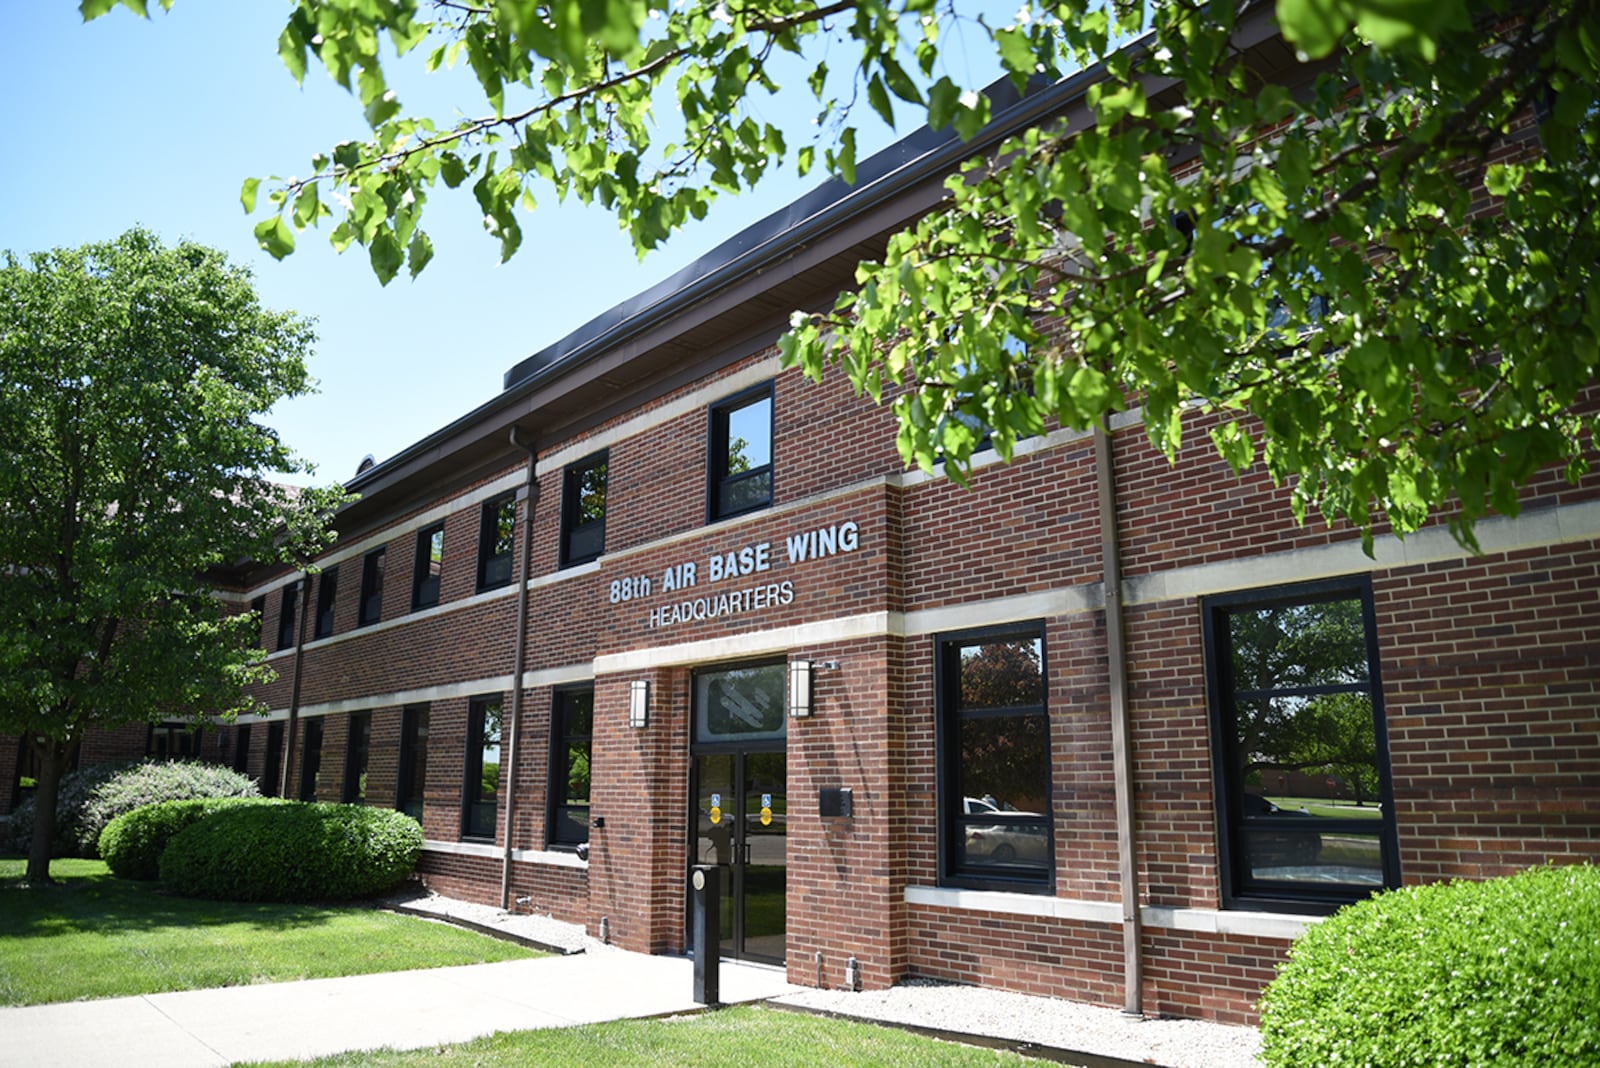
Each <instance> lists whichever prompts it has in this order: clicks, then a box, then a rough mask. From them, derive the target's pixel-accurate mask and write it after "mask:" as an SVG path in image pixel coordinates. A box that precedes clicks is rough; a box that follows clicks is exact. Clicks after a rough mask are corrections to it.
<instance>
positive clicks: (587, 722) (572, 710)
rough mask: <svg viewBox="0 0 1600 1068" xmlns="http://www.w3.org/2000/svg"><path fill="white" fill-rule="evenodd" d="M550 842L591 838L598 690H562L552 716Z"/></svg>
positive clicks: (580, 841)
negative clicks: (591, 762)
mask: <svg viewBox="0 0 1600 1068" xmlns="http://www.w3.org/2000/svg"><path fill="white" fill-rule="evenodd" d="M550 724H551V732H552V734H551V739H550V844H551V845H557V846H578V845H582V844H583V843H584V842H587V841H588V840H589V759H590V756H591V754H592V752H593V750H592V748H591V746H590V740H591V738H592V736H593V734H594V690H592V689H588V688H585V689H582V690H558V691H556V697H555V710H554V712H553V713H552V714H551V717H550Z"/></svg>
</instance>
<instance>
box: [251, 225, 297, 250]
mask: <svg viewBox="0 0 1600 1068" xmlns="http://www.w3.org/2000/svg"><path fill="white" fill-rule="evenodd" d="M255 235H256V244H258V245H260V246H261V247H262V248H263V249H264V250H265V251H266V253H267V255H269V256H271V257H272V258H273V259H275V260H281V259H283V258H284V257H285V256H287V255H289V254H290V253H291V252H293V251H294V231H293V230H291V229H289V224H288V223H286V222H284V221H283V216H281V215H274V216H273V217H272V218H270V219H262V220H261V221H260V222H258V223H256V228H255Z"/></svg>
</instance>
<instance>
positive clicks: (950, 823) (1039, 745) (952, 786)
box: [937, 626, 1055, 891]
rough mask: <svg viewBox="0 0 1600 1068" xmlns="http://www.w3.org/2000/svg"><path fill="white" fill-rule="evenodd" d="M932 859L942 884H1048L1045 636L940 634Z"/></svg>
mask: <svg viewBox="0 0 1600 1068" xmlns="http://www.w3.org/2000/svg"><path fill="white" fill-rule="evenodd" d="M938 670H939V676H938V680H937V689H938V694H937V700H938V705H939V754H940V755H939V798H940V807H939V816H940V834H941V848H940V867H941V871H942V874H943V878H944V881H945V883H946V884H947V885H950V886H964V887H973V888H988V889H1007V890H1039V891H1044V890H1048V889H1049V887H1050V885H1051V877H1052V873H1053V871H1054V870H1055V869H1054V864H1053V856H1054V843H1053V841H1052V839H1053V835H1052V826H1053V822H1052V818H1051V810H1050V796H1051V795H1050V721H1049V716H1048V715H1047V714H1046V709H1047V706H1046V701H1045V694H1046V693H1047V692H1048V691H1047V688H1046V685H1045V670H1044V637H1043V635H1042V634H1041V632H1040V630H1039V628H1038V627H1037V626H1031V627H1028V628H1025V629H1015V628H1012V629H1005V630H989V631H979V632H975V633H972V634H965V635H953V636H947V637H944V638H942V639H941V640H940V642H939V669H938Z"/></svg>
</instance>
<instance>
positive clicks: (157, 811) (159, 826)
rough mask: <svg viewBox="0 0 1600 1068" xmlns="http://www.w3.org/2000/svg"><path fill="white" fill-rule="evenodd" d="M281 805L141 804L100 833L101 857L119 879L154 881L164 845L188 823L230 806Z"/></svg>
mask: <svg viewBox="0 0 1600 1068" xmlns="http://www.w3.org/2000/svg"><path fill="white" fill-rule="evenodd" d="M280 803H281V802H280V801H279V800H278V799H277V798H267V797H199V798H190V799H188V800H185V801H159V802H157V803H156V804H154V805H140V806H139V807H138V808H136V809H134V810H133V811H132V812H124V813H123V814H122V815H120V816H118V817H117V818H116V819H114V820H112V821H111V822H110V823H108V824H106V829H105V830H103V831H101V832H100V856H101V858H102V859H104V860H105V862H106V866H107V867H109V868H110V869H111V874H113V875H115V876H117V877H119V878H122V879H155V878H157V877H159V875H160V874H161V869H160V861H161V854H162V852H163V851H164V850H165V849H166V848H167V843H168V842H169V841H171V840H172V837H173V836H174V835H176V834H177V833H178V832H179V831H181V830H183V829H184V828H185V827H187V826H189V825H190V824H191V823H198V822H199V821H200V820H202V819H204V818H205V817H206V816H209V815H211V813H213V812H217V811H219V810H221V809H224V808H229V807H231V806H233V805H275V804H280Z"/></svg>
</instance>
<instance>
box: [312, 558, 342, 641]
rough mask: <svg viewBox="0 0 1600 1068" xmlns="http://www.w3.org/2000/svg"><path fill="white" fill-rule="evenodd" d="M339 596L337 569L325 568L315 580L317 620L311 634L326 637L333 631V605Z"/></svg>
mask: <svg viewBox="0 0 1600 1068" xmlns="http://www.w3.org/2000/svg"><path fill="white" fill-rule="evenodd" d="M338 596H339V569H338V568H337V567H330V568H326V569H325V570H324V571H323V572H322V577H321V578H319V579H318V580H317V620H316V627H315V629H314V630H313V632H312V633H313V636H314V637H317V638H326V637H327V636H328V635H330V634H332V633H333V605H334V602H335V601H336V600H338Z"/></svg>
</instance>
